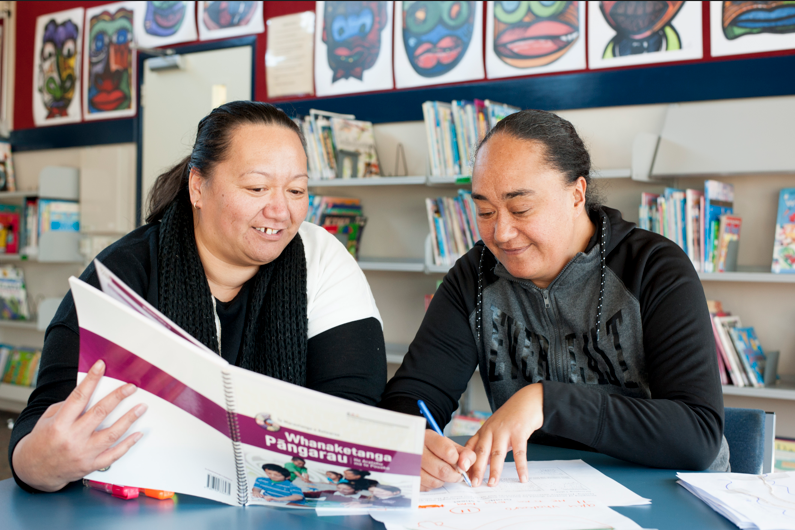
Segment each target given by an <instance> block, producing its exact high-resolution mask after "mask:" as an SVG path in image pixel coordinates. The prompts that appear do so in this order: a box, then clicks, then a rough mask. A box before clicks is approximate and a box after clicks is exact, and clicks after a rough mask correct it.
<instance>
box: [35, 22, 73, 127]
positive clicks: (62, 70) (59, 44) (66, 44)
mask: <svg viewBox="0 0 795 530" xmlns="http://www.w3.org/2000/svg"><path fill="white" fill-rule="evenodd" d="M77 39H78V29H77V26H76V25H75V23H74V22H72V21H71V20H67V21H65V22H63V23H62V24H58V23H56V22H55V21H54V20H50V21H49V22H48V23H47V25H46V26H45V27H44V37H43V39H42V40H43V43H42V44H43V45H42V48H41V64H40V66H39V87H38V88H39V93H40V94H41V99H42V102H43V103H44V106H45V108H46V109H47V119H50V118H56V117H61V116H67V115H68V112H67V110H68V108H69V104H70V103H71V102H72V98H73V97H74V95H75V81H76V76H75V63H76V61H77Z"/></svg>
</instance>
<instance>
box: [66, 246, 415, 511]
mask: <svg viewBox="0 0 795 530" xmlns="http://www.w3.org/2000/svg"><path fill="white" fill-rule="evenodd" d="M95 267H96V269H97V275H98V277H99V280H100V285H101V290H99V289H96V288H94V287H92V286H90V285H88V284H86V283H84V282H82V281H81V280H79V279H77V278H74V277H72V278H70V280H69V283H70V287H71V289H72V294H73V296H74V300H75V307H76V309H77V314H78V318H79V322H80V359H79V364H78V383H79V382H81V381H82V380H83V379H84V378H85V376H86V373H87V371H88V370H89V369H90V368H91V366H93V365H94V363H95V362H96V361H97V360H100V359H101V360H103V361H104V362H105V365H106V370H105V376H104V377H103V378H102V379H101V380H100V382H99V384H98V385H97V388H96V390H95V392H94V394H93V395H92V397H91V401H90V403H89V405H88V406H89V407H91V406H93V405H94V404H95V403H97V402H98V401H99V400H101V399H102V398H103V397H105V396H106V395H107V394H108V393H110V392H112V391H113V390H115V389H116V388H118V387H119V386H120V385H122V384H125V383H133V384H135V385H136V386H137V387H138V391H137V392H136V393H135V395H134V397H131V398H130V399H127V400H124V401H123V402H122V403H121V404H120V405H119V406H118V407H117V409H116V410H114V412H113V413H112V414H111V415H110V416H109V417H108V418H106V419H105V421H103V423H102V424H101V425H100V427H99V428H105V427H107V426H109V425H111V424H112V423H113V422H114V421H116V419H117V418H118V417H119V416H120V415H122V414H125V413H127V412H128V411H129V410H130V409H132V407H134V406H136V405H138V404H139V403H145V404H146V405H148V407H149V409H148V410H147V412H146V414H144V415H143V416H141V417H140V418H139V419H138V420H136V423H135V425H134V427H132V428H131V431H132V430H135V431H141V432H143V433H144V436H143V437H142V438H141V439H140V441H138V442H137V443H136V444H135V446H134V447H133V448H132V449H130V451H129V452H128V453H127V454H125V455H124V456H123V457H122V458H120V459H119V460H117V461H116V462H114V464H113V465H112V466H111V467H110V468H108V469H107V470H103V471H96V472H93V473H91V474H89V475H88V476H87V477H86V478H88V479H90V480H98V481H101V482H107V483H112V484H124V485H127V486H131V487H137V488H150V489H158V490H166V491H174V492H177V493H183V494H186V495H195V496H199V497H203V498H206V499H211V500H215V501H218V502H221V503H225V504H228V505H233V506H247V505H266V506H267V505H269V506H279V507H285V508H298V509H301V508H304V509H306V508H315V507H318V506H321V505H323V503H324V502H325V501H324V500H322V496H321V498H316V497H313V496H311V495H309V493H310V492H315V491H322V489H325V488H321V486H322V484H324V483H326V480H325V477H326V473H327V472H330V471H333V472H335V473H338V474H340V475H343V474H344V473H345V472H346V471H348V470H359V471H361V472H364V471H367V472H368V473H367V478H368V480H374V481H376V482H378V483H379V484H383V485H389V486H392V487H394V488H397V489H398V490H399V492H400V495H402V497H403V498H404V499H406V501H407V503H408V504H410V505H411V506H413V507H416V506H417V500H418V496H419V489H420V461H421V456H422V450H423V446H424V436H425V425H426V423H425V420H424V418H422V417H417V416H411V415H407V414H400V413H397V412H392V411H386V410H382V409H378V408H376V407H370V406H367V405H363V404H360V403H355V402H352V401H348V400H344V399H340V398H337V397H334V396H330V395H327V394H321V393H319V392H315V391H313V390H310V389H307V388H303V387H300V386H297V385H292V384H290V383H287V382H284V381H280V380H277V379H273V378H270V377H267V376H264V375H261V374H257V373H254V372H250V371H248V370H244V369H242V368H238V367H236V366H232V365H230V364H229V363H227V362H226V361H225V360H224V359H223V358H222V357H220V356H219V355H217V354H215V353H214V352H212V351H211V350H209V349H208V348H206V347H205V346H203V345H202V344H201V343H200V342H198V341H197V340H195V339H194V338H193V337H191V336H190V335H189V334H187V333H186V332H185V331H184V330H182V329H181V328H179V327H178V326H176V325H175V324H174V323H173V322H172V321H171V320H169V319H168V318H167V317H165V316H164V315H163V314H162V313H160V312H159V311H157V309H155V308H154V307H152V306H151V305H150V304H148V303H147V302H146V301H145V300H144V299H143V298H142V297H140V296H138V295H137V294H136V293H134V292H133V291H131V290H130V289H129V288H128V287H127V286H126V285H125V284H124V283H123V282H121V280H119V279H118V278H117V277H116V276H115V275H113V274H112V273H111V272H110V271H109V270H107V269H106V268H105V267H104V266H102V264H101V263H99V262H97V261H95ZM296 456H299V457H300V458H301V459H303V460H304V463H305V464H304V467H305V468H306V469H307V475H308V476H309V477H310V481H311V482H306V481H304V480H303V479H298V478H296V479H295V481H293V482H290V481H289V477H290V476H291V475H290V473H289V470H285V468H284V465H285V464H286V463H288V462H291V459H292V458H293V457H296ZM269 471H274V473H270V472H269ZM359 475H360V476H362V473H360V474H359ZM273 482H279V483H282V482H283V484H276V486H277V487H273V488H272V487H270V486H271V485H272V483H273ZM278 486H282V488H279V487H278ZM279 489H281V491H278V492H277V491H273V490H279ZM287 490H289V491H287ZM265 492H271V493H269V494H263V493H265Z"/></svg>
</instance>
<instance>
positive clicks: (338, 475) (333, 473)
mask: <svg viewBox="0 0 795 530" xmlns="http://www.w3.org/2000/svg"><path fill="white" fill-rule="evenodd" d="M329 473H331V474H332V475H337V477H338V478H342V473H337V472H336V471H326V474H329Z"/></svg>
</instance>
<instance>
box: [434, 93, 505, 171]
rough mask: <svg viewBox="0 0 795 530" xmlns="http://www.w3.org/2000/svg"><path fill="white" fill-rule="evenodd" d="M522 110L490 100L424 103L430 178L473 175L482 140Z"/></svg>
mask: <svg viewBox="0 0 795 530" xmlns="http://www.w3.org/2000/svg"><path fill="white" fill-rule="evenodd" d="M519 110H520V109H518V108H516V107H512V106H510V105H505V104H503V103H496V102H494V101H489V100H488V99H487V100H480V99H476V100H474V101H462V100H456V101H453V102H451V103H444V102H441V101H426V102H425V103H423V104H422V114H423V117H424V119H425V132H426V137H427V140H428V158H429V160H430V166H431V167H430V170H431V175H432V176H434V177H457V176H462V175H470V167H471V164H472V162H473V161H474V158H475V149H476V148H477V146H478V143H479V142H480V140H482V139H483V137H484V136H486V133H487V132H488V131H489V130H490V129H491V128H492V127H494V126H495V125H496V124H497V122H499V121H500V120H501V119H503V118H504V117H506V116H509V115H511V114H513V113H514V112H519Z"/></svg>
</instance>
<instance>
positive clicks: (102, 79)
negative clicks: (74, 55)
mask: <svg viewBox="0 0 795 530" xmlns="http://www.w3.org/2000/svg"><path fill="white" fill-rule="evenodd" d="M145 7H146V6H145V5H144V4H142V3H139V2H116V3H113V4H105V5H101V6H99V7H90V8H88V9H86V22H85V26H84V28H83V34H84V35H85V38H84V40H83V87H82V92H83V119H84V120H109V119H112V118H125V117H129V116H135V112H136V108H137V104H136V91H137V87H138V82H137V80H136V75H137V68H138V64H137V56H136V53H135V50H134V49H132V48H131V47H130V45H131V44H132V43H133V40H134V30H133V18H134V12H135V10H136V9H141V8H145Z"/></svg>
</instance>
